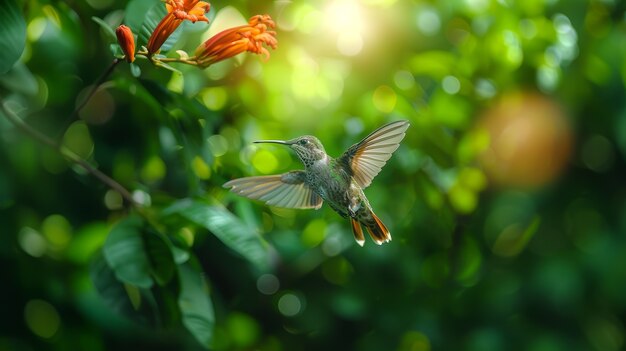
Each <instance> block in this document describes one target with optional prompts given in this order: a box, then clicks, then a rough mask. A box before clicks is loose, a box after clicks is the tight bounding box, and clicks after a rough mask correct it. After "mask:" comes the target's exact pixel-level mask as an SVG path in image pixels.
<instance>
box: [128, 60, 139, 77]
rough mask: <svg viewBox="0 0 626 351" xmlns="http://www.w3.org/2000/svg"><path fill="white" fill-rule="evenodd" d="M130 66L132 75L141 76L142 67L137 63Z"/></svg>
mask: <svg viewBox="0 0 626 351" xmlns="http://www.w3.org/2000/svg"><path fill="white" fill-rule="evenodd" d="M129 66H130V74H132V76H133V77H135V78H139V76H141V68H140V67H139V66H138V65H137V64H135V63H131V64H130V65H129Z"/></svg>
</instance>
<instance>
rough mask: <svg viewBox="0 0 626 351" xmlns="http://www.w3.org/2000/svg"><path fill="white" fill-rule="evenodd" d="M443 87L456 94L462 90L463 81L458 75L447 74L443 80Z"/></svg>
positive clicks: (449, 92)
mask: <svg viewBox="0 0 626 351" xmlns="http://www.w3.org/2000/svg"><path fill="white" fill-rule="evenodd" d="M441 87H442V88H443V91H445V92H446V93H448V94H450V95H454V94H456V93H458V92H459V90H461V82H460V81H459V79H458V78H457V77H454V76H445V77H444V78H443V80H442V81H441Z"/></svg>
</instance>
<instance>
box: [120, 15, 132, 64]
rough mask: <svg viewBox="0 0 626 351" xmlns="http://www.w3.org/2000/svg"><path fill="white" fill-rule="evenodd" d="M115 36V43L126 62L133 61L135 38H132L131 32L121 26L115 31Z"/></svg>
mask: <svg viewBox="0 0 626 351" xmlns="http://www.w3.org/2000/svg"><path fill="white" fill-rule="evenodd" d="M115 35H117V42H118V43H119V44H120V47H121V48H122V51H123V52H124V55H125V56H126V61H128V62H133V61H135V37H134V36H133V31H132V30H130V28H128V27H126V26H125V25H123V24H122V25H120V26H119V27H117V29H116V30H115Z"/></svg>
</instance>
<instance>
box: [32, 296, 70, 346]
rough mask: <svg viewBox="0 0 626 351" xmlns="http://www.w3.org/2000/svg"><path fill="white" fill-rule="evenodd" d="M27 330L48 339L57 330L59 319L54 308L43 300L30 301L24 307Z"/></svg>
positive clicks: (59, 323)
mask: <svg viewBox="0 0 626 351" xmlns="http://www.w3.org/2000/svg"><path fill="white" fill-rule="evenodd" d="M24 319H25V321H26V325H28V328H29V329H30V330H31V331H32V332H33V333H34V334H35V335H37V336H39V337H42V338H45V339H49V338H51V337H53V336H54V335H55V334H56V333H57V332H58V330H59V327H60V325H61V318H60V317H59V313H58V312H57V310H56V308H54V306H52V305H51V304H49V303H48V302H46V301H43V300H30V301H28V302H27V303H26V306H25V307H24Z"/></svg>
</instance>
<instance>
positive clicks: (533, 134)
mask: <svg viewBox="0 0 626 351" xmlns="http://www.w3.org/2000/svg"><path fill="white" fill-rule="evenodd" d="M478 128H479V129H482V130H485V131H487V133H488V134H489V140H490V142H489V146H488V147H487V148H486V150H485V151H484V152H483V153H482V154H481V155H480V156H479V158H480V162H481V164H482V165H483V167H484V169H485V172H486V173H487V175H488V176H489V178H490V179H491V180H492V182H494V183H495V184H497V185H500V186H507V187H517V188H536V187H539V186H542V185H544V184H546V183H549V182H550V181H552V180H554V179H555V178H556V177H557V176H558V175H559V174H560V172H561V171H562V170H563V168H564V167H565V165H566V163H567V161H568V159H569V157H570V152H571V144H572V132H571V127H570V124H569V122H568V119H567V117H566V116H565V114H564V112H563V110H562V109H561V108H560V107H559V105H558V104H557V103H556V102H554V101H553V100H552V99H550V98H549V97H546V96H544V95H540V94H538V93H511V94H507V95H505V96H504V97H502V98H501V99H500V100H499V101H497V102H496V103H495V104H494V105H493V106H492V107H490V108H489V109H487V110H486V111H485V112H484V113H483V114H482V116H481V117H480V118H479V121H478Z"/></svg>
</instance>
